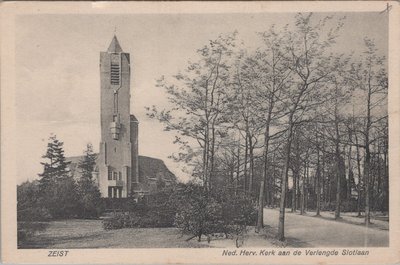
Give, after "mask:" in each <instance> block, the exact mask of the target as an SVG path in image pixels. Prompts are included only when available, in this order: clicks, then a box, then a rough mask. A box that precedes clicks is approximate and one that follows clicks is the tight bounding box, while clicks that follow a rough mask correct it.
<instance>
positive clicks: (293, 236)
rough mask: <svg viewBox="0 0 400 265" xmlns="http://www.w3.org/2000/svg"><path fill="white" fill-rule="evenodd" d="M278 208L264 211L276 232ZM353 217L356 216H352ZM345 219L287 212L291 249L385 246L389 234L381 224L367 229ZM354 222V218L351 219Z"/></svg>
mask: <svg viewBox="0 0 400 265" xmlns="http://www.w3.org/2000/svg"><path fill="white" fill-rule="evenodd" d="M278 215H279V211H278V210H277V209H265V210H264V223H265V224H266V225H268V226H269V227H270V229H271V230H273V232H276V231H277V227H278ZM350 218H353V217H350ZM348 219H349V218H344V219H343V220H341V221H335V220H333V218H330V215H329V214H328V213H324V214H323V216H322V217H314V216H311V215H307V216H301V215H299V213H290V212H287V213H286V218H285V237H286V239H287V241H288V246H292V247H386V246H388V245H389V232H388V230H386V229H385V228H384V226H382V225H379V226H378V225H376V224H375V225H372V226H371V227H369V228H367V227H365V226H363V225H360V224H354V223H351V222H350V221H348ZM350 220H351V219H350Z"/></svg>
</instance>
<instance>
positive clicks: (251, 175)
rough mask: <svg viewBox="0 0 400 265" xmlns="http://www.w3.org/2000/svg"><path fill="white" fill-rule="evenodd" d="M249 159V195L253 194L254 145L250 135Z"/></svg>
mask: <svg viewBox="0 0 400 265" xmlns="http://www.w3.org/2000/svg"><path fill="white" fill-rule="evenodd" d="M249 160H250V174H249V195H250V196H252V195H253V177H254V146H253V139H252V136H251V135H249Z"/></svg>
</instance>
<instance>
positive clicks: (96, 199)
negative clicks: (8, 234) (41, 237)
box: [17, 135, 102, 222]
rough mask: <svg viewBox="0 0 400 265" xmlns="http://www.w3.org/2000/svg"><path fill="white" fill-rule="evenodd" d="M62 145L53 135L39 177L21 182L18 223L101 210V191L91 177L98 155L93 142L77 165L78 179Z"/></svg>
mask: <svg viewBox="0 0 400 265" xmlns="http://www.w3.org/2000/svg"><path fill="white" fill-rule="evenodd" d="M63 145H64V143H63V142H61V141H59V140H58V139H57V137H56V136H55V135H52V136H50V138H49V142H48V144H47V150H46V153H45V154H44V155H43V156H42V158H43V162H41V164H42V166H43V172H42V173H40V174H39V179H38V180H34V181H31V182H29V181H27V182H24V183H22V184H20V185H18V187H17V216H18V222H33V221H48V220H52V219H63V218H77V217H79V218H96V217H98V216H99V214H100V213H101V211H102V202H101V200H100V191H99V189H98V187H97V185H96V184H95V180H94V179H93V177H92V173H93V171H94V168H95V165H96V156H97V155H96V154H95V153H94V152H93V147H92V145H91V144H88V145H87V146H86V149H85V150H84V156H83V157H82V159H81V161H79V163H78V165H77V167H78V170H79V171H80V173H81V177H80V178H79V179H76V178H74V176H73V175H72V174H71V172H70V169H69V162H67V161H66V158H65V156H64V148H63Z"/></svg>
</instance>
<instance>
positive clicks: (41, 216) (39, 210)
mask: <svg viewBox="0 0 400 265" xmlns="http://www.w3.org/2000/svg"><path fill="white" fill-rule="evenodd" d="M38 200H39V185H38V182H37V181H32V182H29V181H26V182H24V183H22V184H21V185H18V187H17V220H18V221H19V222H20V221H26V222H28V221H31V222H32V221H47V220H50V219H51V218H52V216H51V214H50V213H49V211H48V210H47V209H46V208H45V207H44V206H41V205H40V204H39V203H38Z"/></svg>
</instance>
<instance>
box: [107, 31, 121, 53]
mask: <svg viewBox="0 0 400 265" xmlns="http://www.w3.org/2000/svg"><path fill="white" fill-rule="evenodd" d="M107 51H108V52H110V53H111V52H122V48H121V45H119V42H118V39H117V36H115V35H114V37H113V39H112V41H111V43H110V46H108V50H107Z"/></svg>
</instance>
